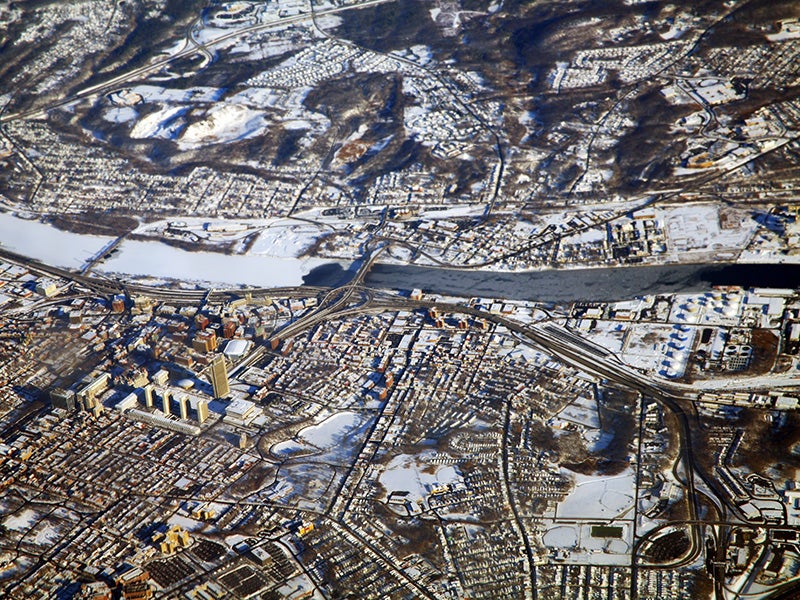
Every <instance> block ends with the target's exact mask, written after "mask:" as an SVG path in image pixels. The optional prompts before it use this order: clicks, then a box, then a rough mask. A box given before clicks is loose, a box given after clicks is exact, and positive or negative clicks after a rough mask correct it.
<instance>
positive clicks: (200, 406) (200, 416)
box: [197, 400, 208, 425]
mask: <svg viewBox="0 0 800 600" xmlns="http://www.w3.org/2000/svg"><path fill="white" fill-rule="evenodd" d="M207 418H208V400H198V401H197V422H198V423H200V424H201V425H202V424H203V423H205V422H206V419H207Z"/></svg>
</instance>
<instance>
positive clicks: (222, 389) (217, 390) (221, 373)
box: [211, 354, 231, 398]
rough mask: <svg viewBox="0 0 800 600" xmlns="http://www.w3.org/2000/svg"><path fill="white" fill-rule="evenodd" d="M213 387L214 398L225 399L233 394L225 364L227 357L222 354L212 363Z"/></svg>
mask: <svg viewBox="0 0 800 600" xmlns="http://www.w3.org/2000/svg"><path fill="white" fill-rule="evenodd" d="M211 385H212V387H213V388H214V398H224V397H225V396H227V395H228V394H230V393H231V386H230V383H228V367H227V365H226V364H225V357H224V356H222V355H221V354H220V355H218V356H217V357H215V358H214V360H213V361H211Z"/></svg>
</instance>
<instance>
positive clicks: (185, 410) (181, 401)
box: [178, 394, 189, 419]
mask: <svg viewBox="0 0 800 600" xmlns="http://www.w3.org/2000/svg"><path fill="white" fill-rule="evenodd" d="M188 404H189V396H187V395H186V394H182V395H181V396H179V397H178V406H180V408H181V419H188V418H189V407H188V406H187V405H188Z"/></svg>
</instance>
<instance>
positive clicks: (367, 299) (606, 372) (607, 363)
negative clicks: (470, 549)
mask: <svg viewBox="0 0 800 600" xmlns="http://www.w3.org/2000/svg"><path fill="white" fill-rule="evenodd" d="M386 247H388V246H385V245H381V246H379V247H377V248H375V249H369V248H368V249H367V251H366V253H365V255H364V257H363V259H362V263H361V265H360V267H359V269H358V271H357V272H356V274H355V275H354V277H353V278H352V280H351V281H350V282H348V283H347V284H345V285H343V286H341V287H337V288H333V289H331V288H322V287H305V286H298V287H290V288H258V289H255V288H253V289H234V290H180V289H178V290H169V289H163V288H157V287H150V286H141V285H134V284H129V283H126V282H122V281H118V280H110V279H107V278H101V277H97V276H93V275H90V274H81V273H76V272H73V271H69V270H67V269H62V268H58V267H52V266H49V265H45V264H42V263H40V262H38V261H35V260H33V259H30V258H27V257H24V256H21V255H18V254H16V253H13V252H10V251H8V250H4V249H0V258H2V259H3V260H6V261H9V262H12V263H15V264H18V265H21V266H24V267H26V268H28V269H30V270H31V271H32V272H35V273H40V274H44V275H51V276H54V277H59V278H64V279H67V280H69V281H72V282H73V283H74V284H77V285H78V286H82V287H85V288H88V289H89V290H91V291H93V292H94V293H98V294H102V295H108V294H117V293H122V294H126V295H128V296H132V295H136V294H142V295H147V296H149V297H151V298H153V299H156V300H160V301H164V302H174V303H176V304H203V303H205V302H211V303H220V302H225V301H228V300H230V299H231V298H241V297H244V296H245V295H247V294H251V295H253V296H259V295H263V296H273V295H274V296H283V297H287V296H290V297H291V296H293V297H309V296H316V297H318V298H320V302H319V304H318V306H317V307H316V308H315V309H314V310H312V311H311V312H310V313H308V314H306V315H305V316H303V317H301V318H300V319H298V320H297V321H294V322H291V323H288V324H287V325H286V326H284V327H283V328H282V329H280V330H278V331H276V332H275V333H274V337H273V340H275V339H277V341H278V342H280V341H282V340H287V339H290V338H292V337H294V336H296V335H299V334H301V333H302V332H304V331H307V330H309V329H311V328H312V327H314V326H316V325H317V324H319V323H321V322H324V321H328V320H332V319H340V318H345V317H349V316H351V315H359V314H366V313H375V312H385V311H397V310H408V311H413V310H419V309H423V310H428V309H431V308H437V309H439V310H440V311H442V312H443V313H457V314H465V315H470V316H473V317H476V318H478V319H483V320H485V321H488V322H493V323H495V324H496V325H499V326H502V327H503V328H505V329H506V330H508V331H509V332H511V333H512V334H514V335H515V336H517V337H518V338H519V339H521V340H522V341H524V342H525V343H528V344H530V345H532V346H535V347H537V348H540V349H542V350H544V351H545V352H546V353H547V354H549V355H551V356H553V357H554V358H557V359H559V360H561V361H562V362H564V363H565V364H567V365H570V366H572V367H574V368H577V369H579V370H581V371H584V372H586V373H589V374H591V375H594V376H595V377H597V378H599V379H600V380H607V381H610V382H614V383H616V384H619V385H621V386H624V387H626V388H628V389H632V390H636V391H637V392H639V393H640V394H641V395H642V396H644V397H646V398H650V399H652V400H654V401H656V402H658V403H659V404H660V405H661V406H662V407H663V408H664V409H665V410H667V411H669V412H670V413H672V414H673V415H674V417H675V419H676V421H677V423H678V430H677V432H676V434H677V436H678V442H679V446H680V448H679V458H678V460H677V461H676V462H675V471H676V473H677V472H678V470H679V469H681V470H682V473H680V474H679V475H678V478H679V480H680V481H681V482H682V484H683V486H684V487H685V492H686V497H687V500H688V501H687V508H688V518H687V519H686V520H685V521H682V523H683V524H684V525H685V526H686V527H687V528H688V530H689V531H690V540H691V547H690V550H689V551H688V552H687V553H686V554H685V556H684V557H683V558H682V559H680V560H678V561H677V562H676V563H675V564H671V565H667V566H663V568H674V567H676V566H678V565H684V564H688V563H691V562H692V561H694V560H695V559H697V558H698V557H699V556H700V553H701V552H702V551H703V549H704V540H705V530H706V528H707V527H711V526H715V524H714V522H715V521H717V519H715V518H706V519H704V518H702V517H701V516H700V515H702V514H703V513H702V511H701V510H700V506H701V503H700V498H701V496H704V495H705V496H708V497H709V498H710V499H711V500H713V501H714V503H715V504H716V506H717V507H718V512H719V511H720V510H721V511H722V513H721V514H726V513H727V514H733V515H735V514H737V511H738V507H736V506H734V505H733V504H732V503H731V499H729V497H728V495H727V494H725V493H724V491H722V490H721V489H720V486H719V484H718V483H717V482H716V481H715V480H714V478H713V477H712V476H711V475H713V474H706V473H704V472H703V470H702V469H701V468H698V466H697V460H696V456H695V453H694V450H693V444H692V426H691V423H692V421H691V419H692V418H694V416H693V414H692V412H691V407H692V404H691V402H692V401H693V400H694V399H696V397H697V394H698V393H699V390H698V388H697V387H696V386H694V385H692V386H690V385H686V384H683V383H679V382H674V381H669V380H662V379H656V378H652V377H649V376H648V375H647V374H645V373H644V372H642V371H639V370H638V369H635V368H633V367H631V366H629V365H626V364H624V363H623V362H622V361H621V360H620V359H619V358H618V357H617V356H616V355H615V354H614V353H612V352H610V351H609V350H607V349H605V348H603V347H602V346H599V345H598V344H596V343H594V342H592V341H591V340H588V339H586V338H584V337H583V336H581V335H579V334H578V333H576V332H574V331H572V330H570V329H568V328H566V327H564V326H559V325H556V324H555V323H553V322H544V323H533V324H529V323H521V322H517V321H514V320H511V319H509V318H507V317H505V316H503V315H497V314H491V313H489V312H486V311H484V310H481V309H477V308H475V307H472V306H467V305H461V304H456V303H449V302H441V301H425V300H411V299H409V298H405V297H400V296H397V295H394V294H389V293H383V292H381V291H379V290H375V289H371V288H368V287H366V286H364V283H363V282H364V278H365V277H366V275H367V274H368V272H369V271H370V269H371V268H372V266H373V265H374V264H375V262H376V261H377V260H378V258H379V257H380V255H381V253H382V252H383V250H384V249H385V248H386ZM77 291H78V290H76V292H77ZM61 300H63V298H61ZM267 353H269V349H268V346H260V347H258V348H257V349H256V350H255V351H254V352H252V353H251V354H250V355H249V356H248V357H247V358H246V359H245V361H243V362H242V363H241V364H240V365H238V366H237V371H238V370H243V369H246V368H247V367H248V366H250V365H253V364H256V363H257V362H258V361H259V360H261V359H262V358H263V357H264V356H265V355H266V354H267ZM774 382H775V376H761V377H753V378H744V379H741V380H737V381H736V382H735V383H734V384H733V386H731V385H730V382H728V386H727V389H729V390H730V389H731V387H735V388H737V389H739V388H741V389H757V388H758V386H759V385H772V384H774ZM792 383H794V385H798V382H797V381H794V382H792ZM508 452H509V449H508V448H504V450H503V463H504V465H505V468H504V469H503V474H504V476H505V477H506V479H507V477H508V476H509V472H510V471H509V469H508V465H507V462H506V461H507V460H508ZM699 482H702V491H701V490H698V488H697V486H698V485H700V483H699ZM507 484H508V481H507V480H506V485H507ZM506 492H507V493H508V494H509V498H508V504H509V506H510V507H511V508H512V510H513V512H514V520H515V523H517V526H518V527H519V528H520V531H519V533H520V538H521V542H522V543H523V544H524V547H525V553H526V555H527V564H528V569H526V588H527V590H529V592H530V593H526V595H527V596H528V597H533V598H535V597H536V591H535V589H536V584H535V577H536V572H535V571H536V570H535V568H534V567H533V548H532V546H531V542H530V541H529V539H528V534H527V532H526V531H525V529H524V524H523V520H522V518H521V515H519V514H518V513H517V512H516V510H514V509H515V507H516V502H515V499H514V498H513V496H511V495H510V494H511V490H510V488H509V487H506ZM336 522H337V523H339V525H340V526H342V527H347V526H346V525H345V521H344V519H343V517H342V518H340V519H336ZM728 524H730V523H729V522H728V521H720V525H728ZM658 531H659V530H658V529H655V530H653V531H651V532H648V534H647V535H646V536H645V537H643V538H641V539H640V540H637V543H636V548H635V551H634V552H633V553H632V557H631V560H632V563H631V567H632V569H633V571H634V574H635V571H636V570H637V569H638V568H640V567H641V566H642V565H641V564H640V560H641V558H642V557H641V556H638V552H639V549H640V548H642V547H643V545H644V544H645V543H647V542H648V541H650V540H652V539H654V536H656V535H658ZM348 533H349V534H350V536H354V538H355V543H358V544H359V545H361V546H362V547H363V546H364V544H365V543H366V541H365V540H364V539H358V538H359V535H358V532H357V531H355V530H354V529H352V528H350V529H349V530H348ZM371 550H372V552H376V550H377V549H374V548H373V549H371ZM717 554H718V555H719V548H718V552H717ZM376 558H377V557H376ZM647 566H648V567H653V568H659V566H652V565H647ZM716 575H717V580H716V582H715V583H716V584H717V585H719V584H720V574H719V573H717V574H716ZM401 578H402V576H401ZM412 587H413V586H412ZM793 589H794V588H790V587H789V586H787V587H786V588H781V590H780V591H781V593H784V592H785V593H792V592H791V591H789V590H793ZM417 591H418V592H420V591H421V590H420V589H419V588H418V589H417ZM423 595H424V596H427V594H426V593H423ZM775 597H776V598H783V597H788V596H782V595H776V596H775ZM632 598H634V599H635V598H636V590H635V586H634V589H633V591H632Z"/></svg>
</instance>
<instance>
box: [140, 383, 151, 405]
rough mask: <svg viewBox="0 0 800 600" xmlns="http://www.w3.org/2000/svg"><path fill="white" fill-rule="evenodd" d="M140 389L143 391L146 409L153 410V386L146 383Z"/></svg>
mask: <svg viewBox="0 0 800 600" xmlns="http://www.w3.org/2000/svg"><path fill="white" fill-rule="evenodd" d="M142 389H143V390H144V405H145V406H146V407H147V408H153V386H152V385H151V384H149V383H148V384H147V385H146V386H144V388H142Z"/></svg>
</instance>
